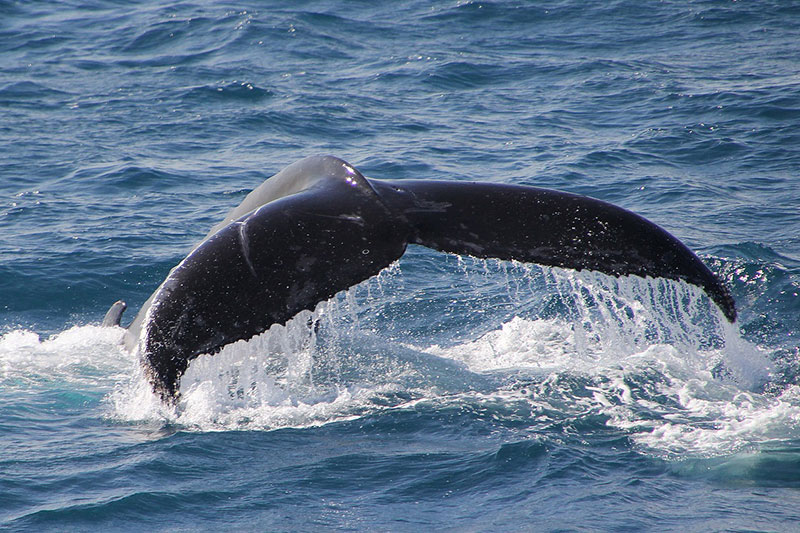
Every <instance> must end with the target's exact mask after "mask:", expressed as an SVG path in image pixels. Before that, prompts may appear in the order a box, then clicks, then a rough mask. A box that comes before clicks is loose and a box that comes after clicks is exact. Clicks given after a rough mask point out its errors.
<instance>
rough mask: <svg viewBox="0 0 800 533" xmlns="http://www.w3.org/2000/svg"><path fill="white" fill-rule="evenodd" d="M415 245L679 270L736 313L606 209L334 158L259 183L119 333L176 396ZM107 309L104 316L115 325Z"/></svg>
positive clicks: (626, 271)
mask: <svg viewBox="0 0 800 533" xmlns="http://www.w3.org/2000/svg"><path fill="white" fill-rule="evenodd" d="M412 243H413V244H421V245H423V246H427V247H430V248H433V249H436V250H441V251H445V252H453V253H457V254H468V255H472V256H475V257H480V258H489V257H495V258H499V259H508V260H511V259H513V260H518V261H524V262H533V263H539V264H543V265H548V266H558V267H564V268H571V269H576V270H583V269H588V270H596V271H599V272H603V273H605V274H609V275H612V276H623V275H637V276H652V277H663V278H668V279H673V280H684V281H686V282H687V283H690V284H693V285H697V286H699V287H701V288H702V289H703V290H704V291H705V292H706V294H708V296H709V297H710V298H711V300H712V301H713V302H714V303H716V305H717V306H719V308H720V309H721V310H722V312H723V313H724V315H725V316H726V317H727V319H728V320H730V321H731V322H733V321H734V320H735V319H736V309H735V305H734V301H733V298H732V297H731V294H730V292H729V291H728V289H727V287H726V286H725V285H724V284H722V283H721V282H720V280H719V279H718V278H717V277H716V276H715V275H714V274H713V273H712V272H711V271H710V270H709V269H708V268H707V267H706V266H705V265H704V264H703V262H702V261H701V260H700V259H699V258H698V257H697V256H696V255H695V254H694V253H692V251H691V250H689V249H688V248H687V247H686V246H685V245H683V244H682V243H681V242H680V241H679V240H678V239H676V238H675V237H673V236H672V235H670V234H669V233H668V232H666V231H665V230H663V229H662V228H660V227H659V226H657V225H655V224H653V223H652V222H650V221H648V220H646V219H644V218H643V217H641V216H639V215H636V214H634V213H632V212H630V211H627V210H625V209H622V208H620V207H617V206H615V205H612V204H609V203H606V202H602V201H600V200H595V199H592V198H588V197H585V196H579V195H575V194H568V193H563V192H558V191H552V190H547V189H539V188H534V187H527V186H521V185H505V184H496V183H467V182H446V181H415V180H402V181H384V180H375V179H367V178H365V177H364V176H363V175H362V174H361V173H360V172H358V171H357V170H356V169H354V168H353V167H352V166H351V165H349V164H348V163H346V162H344V161H342V160H341V159H337V158H335V157H330V156H314V157H309V158H306V159H303V160H302V161H299V162H297V163H294V164H293V165H290V166H289V167H287V168H286V169H284V170H283V171H281V172H280V173H278V174H276V175H275V176H273V177H271V178H269V179H268V180H266V181H265V182H264V183H263V184H262V185H261V186H259V187H258V188H257V189H255V190H254V191H253V192H252V193H250V194H249V195H248V196H247V198H245V200H244V201H243V202H242V204H241V205H240V206H239V207H237V208H236V209H234V210H232V211H231V213H229V214H228V216H227V217H226V218H225V220H224V221H223V222H222V223H220V224H218V225H217V226H215V228H213V229H212V231H211V232H210V233H209V234H208V235H207V236H206V237H205V238H204V239H203V240H202V241H201V242H200V244H198V245H197V246H196V247H195V248H194V250H192V252H191V253H189V255H188V256H187V257H186V258H185V259H184V260H183V261H181V263H180V264H178V266H176V267H175V268H174V269H173V270H172V271H171V272H170V274H169V275H168V276H167V278H166V280H165V281H164V282H163V283H162V284H161V286H160V287H159V288H158V289H157V290H156V291H155V292H154V293H153V295H152V296H151V297H150V299H149V300H148V301H147V302H146V303H145V305H144V306H143V307H142V310H141V311H140V312H139V314H138V316H137V317H136V319H134V321H133V322H132V324H131V326H130V327H129V328H128V332H127V335H126V343H127V344H128V346H129V347H133V346H139V349H140V350H141V354H142V357H143V362H144V364H145V366H146V369H147V373H148V376H149V378H150V380H151V382H152V384H153V387H154V390H155V391H156V392H157V393H159V394H160V395H161V396H162V398H164V399H165V400H166V401H174V400H175V398H176V396H177V391H178V387H179V380H180V377H181V375H182V374H183V372H184V371H185V370H186V368H187V366H188V364H189V361H191V360H192V359H194V358H195V357H197V356H198V355H201V354H204V353H208V354H213V353H215V352H218V351H219V350H220V349H222V347H223V346H225V345H227V344H230V343H232V342H235V341H237V340H241V339H249V338H251V337H253V336H255V335H257V334H259V333H262V332H263V331H266V330H267V329H268V328H269V327H270V326H271V325H273V324H284V323H285V322H286V321H288V320H289V319H291V318H292V317H294V316H295V315H296V314H297V313H299V312H300V311H303V310H306V309H308V310H313V309H314V307H315V306H316V304H317V303H319V302H321V301H324V300H327V299H328V298H330V297H332V296H333V295H334V294H336V293H337V292H339V291H342V290H344V289H347V288H348V287H350V286H352V285H355V284H357V283H359V282H361V281H363V280H365V279H367V278H369V277H371V276H373V275H375V274H377V273H378V272H380V271H381V270H382V269H383V268H385V267H387V266H388V265H390V264H391V263H392V262H394V261H396V260H397V259H398V258H400V256H402V255H403V253H404V251H405V249H406V246H407V245H408V244H412ZM115 305H116V304H115ZM113 310H114V307H112V310H109V314H108V315H107V317H106V319H108V318H109V316H112V321H113V319H116V320H117V323H118V320H119V316H118V315H112V311H113ZM119 314H121V311H120V312H119ZM104 323H105V321H104Z"/></svg>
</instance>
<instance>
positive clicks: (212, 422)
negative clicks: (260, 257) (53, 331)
mask: <svg viewBox="0 0 800 533" xmlns="http://www.w3.org/2000/svg"><path fill="white" fill-rule="evenodd" d="M413 253H415V252H412V254H413ZM418 253H421V254H423V256H422V257H421V258H420V257H417V258H414V259H412V261H413V263H412V264H413V265H414V266H409V267H407V268H406V267H401V265H400V264H395V265H393V266H392V267H391V268H389V269H387V270H386V271H384V272H383V273H381V275H379V276H377V277H376V278H373V279H371V280H368V281H366V282H364V283H362V284H359V285H357V286H355V287H353V288H351V289H350V290H348V291H345V292H343V293H341V294H339V295H337V296H336V297H335V298H333V299H331V300H330V301H328V302H324V303H322V304H320V305H319V306H318V307H317V308H316V309H315V310H314V311H313V312H303V313H301V314H300V315H298V316H297V317H295V318H294V319H293V320H291V321H289V322H288V323H287V324H286V325H276V326H273V327H272V328H270V330H268V331H267V332H265V333H263V334H261V335H259V336H257V337H255V338H253V339H250V340H249V341H239V342H236V343H233V344H231V345H229V346H227V347H225V348H224V349H223V350H222V351H221V352H220V353H218V354H216V355H214V356H200V357H198V358H197V359H196V360H194V361H193V362H192V364H191V365H190V366H189V368H188V370H187V372H186V374H185V375H184V376H183V379H182V381H181V398H180V401H179V402H178V403H177V405H174V406H166V405H164V404H163V403H162V402H161V401H160V400H159V399H158V398H157V397H156V396H155V395H154V394H153V392H152V389H151V387H150V384H149V383H148V381H147V379H146V377H145V375H144V372H143V371H142V368H141V365H140V364H139V361H138V356H137V355H136V354H131V353H128V352H127V351H125V350H124V349H123V348H122V347H121V346H120V345H119V341H120V340H121V337H122V330H121V329H120V328H101V327H97V326H79V327H75V328H71V329H69V330H67V331H64V332H62V333H60V334H58V335H55V336H53V337H51V338H48V339H44V340H43V339H41V338H39V336H38V335H36V334H35V333H32V332H29V331H25V330H16V331H11V332H9V333H7V334H5V335H4V336H2V337H0V377H2V383H3V385H4V387H16V388H17V389H22V388H26V389H33V390H37V389H38V390H45V389H47V388H52V387H61V388H72V389H73V390H82V391H88V392H89V393H91V394H92V395H95V396H97V395H99V396H101V397H104V400H103V404H102V405H104V409H105V416H106V418H107V419H108V420H109V421H110V422H111V423H117V422H123V423H145V424H153V423H156V424H161V425H168V426H173V427H181V428H184V429H186V430H190V431H217V430H273V429H279V428H286V427H295V428H298V427H311V426H318V425H322V424H330V423H335V422H340V421H345V420H352V419H354V418H358V417H363V416H368V415H378V414H379V413H381V412H383V411H386V410H397V409H400V410H402V409H411V408H417V407H416V406H419V405H421V402H422V405H425V406H427V408H430V409H434V410H435V409H440V408H447V407H449V406H454V405H455V406H471V407H469V408H470V409H472V408H474V409H472V410H474V411H475V412H476V413H477V412H480V413H488V414H487V416H489V420H490V421H491V423H493V424H495V423H499V424H504V423H505V422H504V421H506V420H507V421H509V423H511V424H512V425H513V426H514V427H517V428H520V427H522V428H527V429H526V431H529V432H533V433H537V434H538V433H540V432H547V431H549V428H551V427H553V424H556V425H562V426H563V425H565V424H566V425H567V426H570V425H573V426H574V427H576V428H578V427H579V426H580V421H582V420H595V419H600V420H603V421H604V424H605V425H606V426H607V427H608V429H609V430H610V431H618V432H622V433H623V434H625V435H627V436H628V437H629V439H630V440H631V442H632V443H633V445H634V446H635V447H637V448H638V449H640V450H642V451H643V453H647V454H653V455H657V456H661V457H667V458H685V457H687V456H700V457H707V456H715V455H726V454H731V453H735V452H738V451H742V450H751V449H758V448H759V447H761V446H768V445H771V444H774V443H776V442H777V441H783V440H787V439H796V438H798V436H799V433H800V389H798V387H797V385H796V384H792V383H789V384H784V385H782V386H780V387H776V386H774V384H773V383H772V382H771V381H770V379H771V374H770V372H771V370H772V367H771V364H770V354H769V353H768V352H767V351H766V350H765V349H763V348H760V347H758V346H756V345H754V344H752V343H750V342H748V341H746V340H745V339H744V338H743V337H742V336H741V333H740V332H739V331H738V329H737V328H736V327H735V326H731V325H730V324H728V323H727V322H726V321H725V320H724V318H723V317H722V315H721V313H719V312H718V311H717V309H716V307H714V306H713V305H712V304H711V303H710V302H709V301H708V299H707V298H706V297H705V296H704V295H703V294H702V293H701V292H699V291H698V290H697V289H695V288H694V287H691V286H688V285H686V284H682V283H676V282H671V281H663V280H652V279H640V278H623V279H616V278H610V277H607V276H603V275H600V274H593V273H587V272H581V273H579V272H574V271H565V270H560V269H553V268H539V267H535V266H531V265H523V264H517V263H512V262H502V261H494V260H487V261H482V260H475V259H468V258H461V257H458V256H445V257H446V259H445V261H444V262H441V261H439V262H436V261H427V257H426V256H425V255H424V253H422V252H418ZM419 265H423V270H424V271H423V272H421V273H420V272H417V271H415V270H414V269H415V268H418V266H419ZM453 270H455V271H456V272H457V274H456V275H453ZM598 417H599V418H598ZM560 431H561V430H560ZM575 431H580V430H579V429H576V430H575Z"/></svg>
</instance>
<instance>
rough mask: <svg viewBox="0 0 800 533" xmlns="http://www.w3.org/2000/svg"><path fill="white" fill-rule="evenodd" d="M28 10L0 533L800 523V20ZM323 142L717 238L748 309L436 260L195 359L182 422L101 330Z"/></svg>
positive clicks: (7, 270) (624, 8) (721, 261)
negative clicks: (571, 197) (594, 202)
mask: <svg viewBox="0 0 800 533" xmlns="http://www.w3.org/2000/svg"><path fill="white" fill-rule="evenodd" d="M0 18H1V21H0V147H2V149H0V391H2V395H0V524H2V527H3V528H7V529H9V530H19V531H42V530H70V531H89V530H92V531H96V530H98V529H110V530H135V531H139V530H158V531H195V530H222V529H224V530H248V531H250V530H270V531H272V530H292V531H295V530H299V531H314V530H380V531H423V530H434V529H436V530H440V529H444V530H456V531H464V530H466V531H553V530H581V531H619V530H632V531H641V530H650V531H665V530H674V531H693V530H694V531H708V530H725V531H743V530H748V531H750V530H769V531H793V530H796V529H797V527H798V526H797V524H798V523H800V522H798V521H799V520H800V512H799V511H798V508H800V492H798V491H799V490H800V452H799V451H798V450H800V295H799V294H800V181H798V177H797V174H798V172H800V148H798V147H800V130H799V129H798V127H797V124H798V120H800V76H799V75H798V74H797V66H798V64H799V63H798V61H800V45H798V40H797V32H796V26H797V22H798V21H800V8H798V7H797V6H796V5H795V4H794V3H792V2H777V1H776V2H769V1H768V2H758V3H756V2H727V1H717V0H715V1H710V0H709V1H689V2H666V1H665V2H655V1H653V2H627V1H612V2H577V1H574V0H562V1H558V0H557V1H554V2H543V3H539V2H514V1H496V2H457V1H449V2H433V3H428V2H419V1H411V0H401V1H399V2H392V3H375V2H336V1H323V2H295V3H291V4H286V3H280V2H274V3H272V2H239V3H232V2H222V3H221V2H198V1H188V2H179V3H163V2H155V1H142V2H117V1H112V0H95V1H92V2H74V1H66V2H9V1H0ZM317 153H329V154H332V155H336V156H338V157H341V158H343V159H345V160H347V161H349V162H350V163H351V164H353V165H354V166H356V167H357V168H359V169H360V170H361V171H362V172H363V173H364V174H365V175H367V176H370V177H375V178H387V179H404V178H413V179H449V180H475V181H487V182H498V183H516V184H526V185H535V186H540V187H548V188H556V189H560V190H565V191H569V192H575V193H580V194H587V195H590V196H593V197H596V198H600V199H603V200H606V201H610V202H613V203H615V204H618V205H621V206H623V207H625V208H627V209H631V210H633V211H636V212H638V213H640V214H642V215H644V216H646V217H647V218H649V219H651V220H653V221H654V222H656V223H658V224H660V225H661V226H663V227H664V228H666V229H667V230H668V231H670V232H672V233H673V234H674V235H676V236H677V237H678V238H680V239H681V240H683V241H684V242H685V243H686V244H687V245H689V246H690V247H691V248H692V249H693V250H695V251H696V252H697V253H698V254H699V255H700V257H702V259H703V260H704V261H705V262H706V264H708V265H709V267H710V268H711V269H712V270H713V271H714V272H715V273H716V274H717V275H718V276H720V278H721V279H722V280H724V282H725V283H726V284H727V285H728V286H729V287H730V288H731V290H732V293H733V295H734V297H735V299H736V301H737V304H738V309H739V316H740V318H739V320H738V321H737V322H736V323H735V324H732V325H731V324H728V323H727V322H726V321H725V319H724V318H723V317H722V315H721V313H720V312H719V311H718V310H717V309H716V308H715V307H714V306H713V304H711V303H710V302H709V300H708V299H707V298H706V297H705V296H704V295H703V294H702V293H701V292H700V291H699V290H697V289H695V288H693V287H690V286H687V285H685V284H683V283H676V282H669V281H664V280H653V279H641V278H635V277H629V278H622V279H616V278H610V277H608V276H603V275H601V274H596V273H590V272H574V271H570V270H563V269H554V268H543V267H539V266H536V265H530V264H522V263H516V262H504V261H495V260H478V259H474V258H470V257H460V256H456V255H449V254H441V253H437V252H433V251H431V250H428V249H425V248H421V247H414V246H412V247H410V248H409V250H408V252H407V253H406V254H405V255H404V256H403V258H401V259H400V260H399V261H398V262H396V263H395V264H393V265H392V266H391V267H390V268H388V269H387V270H385V271H383V272H382V273H381V274H380V275H378V276H377V277H374V278H372V279H370V280H367V281H365V282H363V283H361V284H359V285H358V286H356V287H353V288H351V289H350V290H348V291H345V292H343V293H340V294H338V295H337V296H336V297H334V298H333V299H331V300H330V301H327V302H323V303H321V304H320V305H318V306H317V307H316V308H315V309H314V310H309V311H305V312H303V313H301V315H300V316H298V317H297V318H296V319H295V320H292V321H290V322H289V323H288V324H286V325H276V326H273V327H272V328H271V329H270V330H269V331H267V332H265V333H263V334H261V335H259V336H257V337H255V338H254V339H251V340H249V341H247V342H245V341H239V342H237V343H234V344H232V345H229V346H227V347H226V348H225V349H224V350H223V351H222V352H221V353H219V354H216V355H214V356H201V357H198V358H197V359H196V360H195V361H193V362H192V364H191V365H190V367H189V369H188V370H187V372H186V374H185V375H184V377H183V379H182V383H181V393H182V395H181V401H180V402H179V403H178V404H177V405H175V406H166V405H164V404H162V403H161V402H159V401H158V400H157V398H156V397H155V396H154V395H153V394H152V392H151V390H150V387H149V385H148V383H147V381H146V379H145V377H144V374H143V371H142V369H141V365H140V363H139V361H138V357H137V356H136V354H131V353H129V352H127V351H125V350H124V349H123V348H122V347H121V345H120V344H119V341H120V340H121V338H122V335H123V330H122V329H121V328H114V327H112V328H103V327H100V325H99V324H100V321H101V320H102V317H103V315H104V313H105V311H106V310H107V309H108V307H109V306H110V305H111V304H112V303H113V302H114V301H116V300H117V299H123V300H125V301H127V302H128V304H129V306H130V307H131V309H130V310H129V311H128V316H126V318H125V319H124V320H123V324H125V323H127V321H128V320H130V319H131V318H132V315H133V314H134V313H135V311H136V310H137V309H138V307H139V306H140V305H141V304H142V303H143V302H144V301H145V300H146V299H147V297H148V296H149V295H150V293H151V292H152V291H153V290H154V289H155V288H156V287H157V286H158V284H159V283H160V282H161V280H162V279H163V278H164V277H165V275H166V274H167V273H168V272H169V269H170V268H171V267H172V266H174V265H175V264H177V263H178V262H179V261H180V260H181V258H182V257H183V256H184V255H185V254H186V253H187V252H188V251H189V250H190V249H191V247H192V245H193V243H195V242H197V241H198V240H199V239H201V238H202V237H203V236H204V235H205V233H206V232H207V231H208V229H209V228H210V227H211V226H212V225H214V224H216V223H217V222H218V221H219V220H220V219H221V218H222V217H223V215H224V214H225V213H226V212H227V211H228V210H229V209H231V208H232V207H233V206H235V205H236V204H238V202H240V201H241V200H242V199H243V198H244V196H245V195H246V194H247V192H248V191H249V190H251V189H252V188H254V187H255V186H257V185H258V184H260V183H261V182H262V181H263V180H264V179H265V178H266V177H268V176H269V175H271V174H273V173H275V172H277V171H279V170H280V169H281V168H283V167H284V166H286V165H288V164H290V163H292V162H294V161H296V160H298V159H300V158H302V157H305V156H307V155H311V154H317ZM520 216H524V214H522V213H521V214H520ZM276 253H279V251H277V252H276ZM310 323H311V324H315V326H314V327H309V324H310Z"/></svg>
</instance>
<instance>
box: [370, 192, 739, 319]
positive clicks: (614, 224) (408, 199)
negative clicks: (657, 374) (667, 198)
mask: <svg viewBox="0 0 800 533" xmlns="http://www.w3.org/2000/svg"><path fill="white" fill-rule="evenodd" d="M370 181H371V183H372V184H373V186H374V187H375V189H376V190H377V191H378V192H379V193H380V194H381V196H382V198H384V199H386V201H387V204H388V205H390V206H393V207H395V209H396V210H397V211H398V213H399V214H400V215H401V216H402V217H404V218H405V220H406V223H407V224H408V225H409V226H410V227H411V229H412V235H411V242H413V243H416V244H421V245H423V246H427V247H429V248H433V249H435V250H439V251H443V252H451V253H456V254H466V255H472V256H475V257H480V258H497V259H505V260H517V261H522V262H528V263H537V264H540V265H546V266H555V267H562V268H570V269H574V270H584V269H585V270H595V271H598V272H602V273H604V274H609V275H611V276H626V275H635V276H640V277H647V276H650V277H654V278H666V279H672V280H683V281H685V282H687V283H689V284H691V285H696V286H698V287H700V288H702V289H703V290H704V291H705V292H706V294H707V295H708V296H709V297H710V298H711V300H712V301H713V302H714V303H715V304H717V306H718V307H719V308H720V309H721V310H722V312H723V314H724V315H725V317H726V318H727V319H728V320H729V321H730V322H733V321H735V320H736V306H735V303H734V300H733V297H732V296H731V294H730V292H729V290H728V287H727V286H725V285H724V284H723V283H722V282H721V281H720V280H719V279H718V278H717V277H716V276H715V275H714V273H712V272H711V271H710V270H709V269H708V267H706V265H705V264H704V263H703V262H702V261H701V260H700V259H699V258H698V257H697V256H696V255H695V254H694V253H693V252H692V251H691V250H690V249H689V248H687V247H686V246H685V245H684V244H683V243H682V242H681V241H679V240H678V239H677V238H675V237H673V236H672V235H671V234H670V233H668V232H667V231H666V230H664V229H663V228H661V227H659V226H657V225H656V224H654V223H652V222H650V221H649V220H647V219H645V218H643V217H641V216H639V215H637V214H635V213H632V212H631V211H628V210H626V209H623V208H621V207H618V206H616V205H613V204H609V203H607V202H603V201H601V200H596V199H594V198H589V197H586V196H580V195H576V194H570V193H565V192H560V191H553V190H549V189H540V188H536V187H528V186H520V185H506V184H499V183H467V182H443V181H411V180H409V181H396V182H388V181H387V182H382V181H380V180H370Z"/></svg>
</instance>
